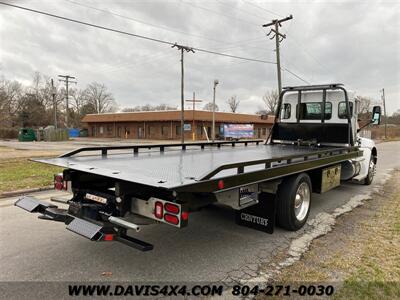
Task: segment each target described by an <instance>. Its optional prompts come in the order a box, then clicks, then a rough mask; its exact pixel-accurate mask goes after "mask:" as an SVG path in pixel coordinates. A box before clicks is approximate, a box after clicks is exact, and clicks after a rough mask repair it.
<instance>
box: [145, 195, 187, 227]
mask: <svg viewBox="0 0 400 300" xmlns="http://www.w3.org/2000/svg"><path fill="white" fill-rule="evenodd" d="M139 201H141V200H139ZM149 202H150V203H149V205H150V207H153V211H152V214H151V215H147V214H146V213H145V211H144V210H141V211H140V212H138V213H139V214H141V215H144V216H146V217H150V218H152V219H155V220H157V221H160V222H164V223H168V224H170V225H173V226H176V227H184V226H186V225H187V222H188V219H189V213H188V212H187V211H184V210H183V208H182V205H181V204H178V203H173V202H169V201H165V200H161V199H157V198H150V199H149ZM139 203H140V202H139Z"/></svg>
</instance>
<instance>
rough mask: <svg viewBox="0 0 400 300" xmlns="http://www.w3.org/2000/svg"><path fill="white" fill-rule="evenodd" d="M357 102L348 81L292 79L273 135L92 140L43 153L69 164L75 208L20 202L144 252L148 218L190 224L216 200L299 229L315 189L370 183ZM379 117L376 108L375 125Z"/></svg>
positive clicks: (97, 237)
mask: <svg viewBox="0 0 400 300" xmlns="http://www.w3.org/2000/svg"><path fill="white" fill-rule="evenodd" d="M358 107H359V103H358V102H357V101H356V99H355V98H354V94H353V93H349V92H347V90H346V89H345V88H344V87H343V85H342V84H327V85H310V86H297V87H286V88H284V89H283V91H282V93H281V94H280V96H279V101H278V108H277V112H276V116H275V123H274V124H273V126H272V128H271V131H270V135H269V137H268V139H267V140H266V141H262V140H246V141H236V142H233V141H229V142H224V141H217V142H213V143H209V142H206V143H203V142H201V143H187V144H160V145H129V146H112V147H87V148H80V149H77V150H74V151H72V152H69V153H66V154H63V155H61V156H59V157H56V158H49V159H35V161H37V162H41V163H46V164H51V165H56V166H61V167H63V168H65V169H64V171H63V173H61V174H57V175H55V176H54V186H55V188H56V189H58V190H66V191H69V192H71V194H72V197H71V199H70V200H68V201H66V202H65V203H66V204H67V205H68V208H67V209H63V208H59V207H58V206H57V205H55V204H53V203H50V202H44V201H39V200H37V199H35V198H34V197H30V196H24V197H22V198H20V199H19V200H17V201H16V203H15V205H16V206H18V207H20V208H23V209H25V210H27V211H29V212H32V213H39V214H40V216H39V217H40V218H42V219H47V220H52V221H60V222H64V223H65V224H66V228H67V229H68V230H70V231H72V232H75V233H77V234H80V235H82V236H84V237H86V238H88V239H90V240H93V241H114V240H115V241H120V242H122V243H124V244H127V245H129V246H131V247H134V248H136V249H139V250H142V251H147V250H151V249H153V245H151V244H149V243H147V242H145V241H141V240H138V239H136V238H135V237H134V233H135V231H139V230H141V229H142V227H143V226H144V225H147V224H151V223H164V224H168V225H172V226H175V227H176V228H177V229H178V228H183V227H186V226H187V225H188V224H189V219H190V218H189V216H190V214H192V213H195V212H197V211H200V209H201V208H202V207H205V206H207V205H210V204H216V203H219V204H222V205H227V206H229V207H231V208H233V209H234V210H235V211H236V222H237V223H238V224H239V225H243V226H247V227H250V228H253V229H257V230H261V231H264V232H267V233H272V232H273V230H274V226H275V223H276V224H278V225H279V226H281V227H283V228H285V229H287V230H298V229H300V228H301V227H302V226H303V225H304V224H305V222H306V221H307V217H308V215H309V212H310V207H311V196H312V193H324V192H326V191H329V190H330V189H333V188H335V187H337V186H338V185H340V183H341V181H348V180H352V181H359V182H363V183H364V184H370V183H371V182H372V179H373V176H374V173H375V166H376V163H377V150H376V148H375V145H374V142H373V141H372V140H369V139H365V138H360V137H358V135H357V131H358V122H357V110H358ZM379 122H380V107H379V106H376V107H374V109H373V118H372V120H371V121H370V123H374V124H379ZM53 200H56V199H53ZM56 201H57V200H56Z"/></svg>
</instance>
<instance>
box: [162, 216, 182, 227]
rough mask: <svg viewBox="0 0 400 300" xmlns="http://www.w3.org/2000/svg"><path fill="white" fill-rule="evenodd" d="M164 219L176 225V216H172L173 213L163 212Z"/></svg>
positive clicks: (177, 221) (177, 222) (177, 220)
mask: <svg viewBox="0 0 400 300" xmlns="http://www.w3.org/2000/svg"><path fill="white" fill-rule="evenodd" d="M164 220H165V222H168V223H171V224H174V225H178V224H179V219H178V217H177V216H174V215H170V214H165V216H164Z"/></svg>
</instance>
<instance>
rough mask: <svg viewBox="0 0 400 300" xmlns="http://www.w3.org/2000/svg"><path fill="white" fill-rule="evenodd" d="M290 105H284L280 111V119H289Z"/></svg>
mask: <svg viewBox="0 0 400 300" xmlns="http://www.w3.org/2000/svg"><path fill="white" fill-rule="evenodd" d="M290 112H291V105H290V104H289V103H284V104H283V107H282V111H281V116H282V117H281V118H282V119H290Z"/></svg>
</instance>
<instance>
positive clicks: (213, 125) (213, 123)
mask: <svg viewBox="0 0 400 300" xmlns="http://www.w3.org/2000/svg"><path fill="white" fill-rule="evenodd" d="M218 83H219V81H218V79H215V80H214V96H213V110H212V131H211V139H212V142H213V143H214V141H215V90H216V88H217V84H218Z"/></svg>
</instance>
